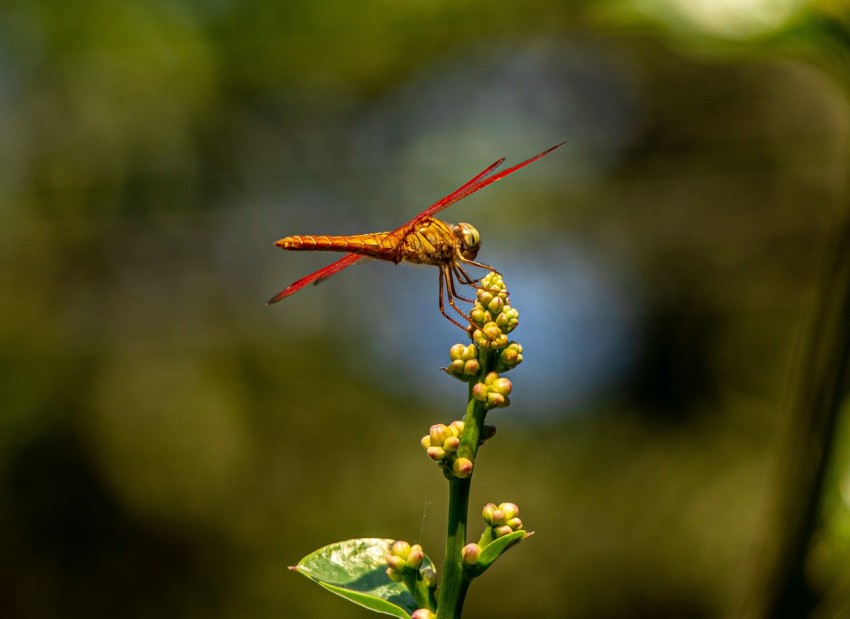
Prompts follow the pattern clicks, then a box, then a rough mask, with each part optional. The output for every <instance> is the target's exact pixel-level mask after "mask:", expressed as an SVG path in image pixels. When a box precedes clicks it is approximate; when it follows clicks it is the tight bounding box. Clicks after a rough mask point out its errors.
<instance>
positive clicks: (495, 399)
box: [484, 391, 507, 409]
mask: <svg viewBox="0 0 850 619" xmlns="http://www.w3.org/2000/svg"><path fill="white" fill-rule="evenodd" d="M506 401H507V400H506V399H505V396H503V395H502V394H501V393H496V392H495V391H488V392H487V399H486V400H485V401H484V408H487V409H491V408H499V407H500V406H504V405H505V402H506Z"/></svg>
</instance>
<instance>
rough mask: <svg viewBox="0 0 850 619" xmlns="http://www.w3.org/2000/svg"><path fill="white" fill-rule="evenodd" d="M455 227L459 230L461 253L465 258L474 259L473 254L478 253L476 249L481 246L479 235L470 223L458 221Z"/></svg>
mask: <svg viewBox="0 0 850 619" xmlns="http://www.w3.org/2000/svg"><path fill="white" fill-rule="evenodd" d="M457 227H458V229H459V230H460V238H461V240H462V241H463V243H462V245H463V246H462V248H461V252H460V253H461V255H462V256H463V257H464V258H466V259H467V260H475V256H477V255H478V250H479V249H480V247H481V235H479V234H478V230H476V229H475V228H474V227H473V226H471V225H470V224H467V223H459V224H458V225H457Z"/></svg>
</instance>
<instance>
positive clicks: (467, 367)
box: [461, 359, 481, 376]
mask: <svg viewBox="0 0 850 619" xmlns="http://www.w3.org/2000/svg"><path fill="white" fill-rule="evenodd" d="M480 369H481V364H479V363H478V359H470V360H469V361H467V362H466V363H464V364H463V369H462V370H461V374H463V375H464V376H475V375H477V374H478V370H480Z"/></svg>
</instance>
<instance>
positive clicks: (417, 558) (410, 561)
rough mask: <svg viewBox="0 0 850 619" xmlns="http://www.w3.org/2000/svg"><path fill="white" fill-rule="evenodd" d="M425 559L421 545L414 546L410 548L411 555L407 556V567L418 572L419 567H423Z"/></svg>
mask: <svg viewBox="0 0 850 619" xmlns="http://www.w3.org/2000/svg"><path fill="white" fill-rule="evenodd" d="M424 559H425V552H424V551H423V550H422V546H420V545H419V544H414V545H413V546H411V548H410V554H408V555H407V561H406V562H405V567H407V568H409V569H413V570H418V569H419V566H420V565H422V561H423V560H424Z"/></svg>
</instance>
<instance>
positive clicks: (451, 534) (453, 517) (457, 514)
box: [437, 352, 492, 619]
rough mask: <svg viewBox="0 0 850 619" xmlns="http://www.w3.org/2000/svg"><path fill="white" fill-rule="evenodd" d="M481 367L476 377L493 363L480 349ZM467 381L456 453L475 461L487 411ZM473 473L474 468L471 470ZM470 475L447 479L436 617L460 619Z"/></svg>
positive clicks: (464, 587) (464, 589) (465, 582)
mask: <svg viewBox="0 0 850 619" xmlns="http://www.w3.org/2000/svg"><path fill="white" fill-rule="evenodd" d="M479 362H480V364H481V370H480V371H479V380H483V378H484V376H486V375H487V372H488V371H489V367H490V365H491V362H492V354H491V353H485V352H482V353H481V354H480V355H479ZM473 385H474V383H470V384H469V396H468V400H467V404H466V415H465V416H464V419H463V421H464V428H463V434H462V436H461V441H460V446H459V447H458V456H460V457H464V458H469V459H470V460H472V462H475V456H476V455H477V453H478V446H479V443H480V441H481V432H482V431H483V429H484V418H485V417H486V416H487V411H486V410H484V405H483V404H482V403H481V402H479V401H478V400H476V399H475V398H474V397H473V396H472V387H473ZM473 472H474V469H473ZM471 485H472V477H467V478H466V479H456V478H451V479H449V521H448V531H447V534H446V554H445V559H444V561H443V582H442V584H441V585H440V600H439V604H438V606H437V608H438V610H437V618H438V619H460V616H461V612H462V611H463V603H464V600H465V599H466V592H467V590H468V589H469V583H470V580H469V579H468V578H467V576H466V574H465V573H464V571H463V563H462V562H461V551H462V550H463V547H464V546H465V545H466V523H467V518H468V514H469V489H470V487H471Z"/></svg>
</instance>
